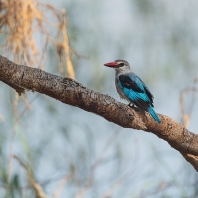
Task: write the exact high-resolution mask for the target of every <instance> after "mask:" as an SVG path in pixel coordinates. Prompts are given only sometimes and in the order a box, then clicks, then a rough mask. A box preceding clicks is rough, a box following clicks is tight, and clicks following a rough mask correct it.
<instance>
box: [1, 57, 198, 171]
mask: <svg viewBox="0 0 198 198" xmlns="http://www.w3.org/2000/svg"><path fill="white" fill-rule="evenodd" d="M0 80H1V81H3V82H6V84H8V85H10V86H11V87H12V88H14V89H15V90H16V91H17V92H18V93H19V94H20V93H22V92H23V91H24V90H31V91H33V92H34V91H36V92H39V93H42V94H45V95H47V96H50V97H52V98H55V99H57V100H60V101H61V102H63V103H65V104H69V105H72V106H76V107H79V108H81V109H83V110H85V111H88V112H92V113H95V114H97V115H100V116H102V117H104V118H105V119H106V120H108V121H110V122H113V123H115V124H117V125H120V126H122V127H124V128H133V129H137V130H144V131H147V132H151V133H153V134H155V135H157V136H158V137H159V138H161V139H163V140H165V141H167V142H168V143H169V144H170V145H171V146H172V147H173V148H175V149H176V150H178V151H179V152H180V153H181V154H182V155H183V156H184V158H185V159H186V160H187V161H188V162H189V163H191V165H192V166H193V167H194V168H195V169H196V171H198V135H196V134H194V133H192V132H190V131H188V130H187V129H186V128H185V127H184V126H183V125H181V124H179V123H177V122H175V121H174V120H172V119H171V118H169V117H167V116H165V115H161V114H159V117H160V119H161V124H158V123H157V122H155V121H154V120H153V119H152V118H151V117H150V115H149V114H148V113H145V115H144V114H142V113H141V112H139V111H138V109H136V108H131V107H129V106H127V105H125V104H122V103H120V102H118V101H116V100H115V99H114V98H112V97H110V96H108V95H104V94H100V93H98V92H95V91H93V90H90V89H88V88H86V87H84V86H83V85H81V84H80V83H78V82H76V81H75V80H72V79H70V78H63V77H60V76H56V75H53V74H50V73H47V72H45V71H43V70H40V69H37V68H31V67H27V66H23V65H18V64H16V63H13V62H12V61H10V60H8V59H7V58H5V57H3V56H0Z"/></svg>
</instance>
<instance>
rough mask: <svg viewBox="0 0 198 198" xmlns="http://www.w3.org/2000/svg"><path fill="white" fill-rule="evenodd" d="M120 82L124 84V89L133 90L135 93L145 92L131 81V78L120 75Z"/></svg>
mask: <svg viewBox="0 0 198 198" xmlns="http://www.w3.org/2000/svg"><path fill="white" fill-rule="evenodd" d="M119 81H120V83H121V84H122V86H123V87H126V88H128V89H132V90H133V91H136V92H139V93H143V92H144V90H142V89H141V88H140V87H139V86H138V85H137V84H136V83H135V82H133V81H132V80H131V78H130V77H129V76H126V75H120V76H119Z"/></svg>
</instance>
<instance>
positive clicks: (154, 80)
mask: <svg viewBox="0 0 198 198" xmlns="http://www.w3.org/2000/svg"><path fill="white" fill-rule="evenodd" d="M39 2H42V3H50V4H51V5H53V6H55V7H56V8H64V9H65V10H66V15H67V22H68V24H67V32H68V35H69V42H70V46H71V47H72V49H74V50H75V53H72V55H71V59H72V63H73V67H74V72H75V78H76V80H77V81H78V82H80V83H82V84H83V85H84V86H86V87H88V88H90V89H93V90H95V91H97V92H100V93H103V94H108V95H110V96H112V97H114V98H115V99H117V100H119V101H120V98H119V96H118V94H117V92H116V89H115V85H114V75H115V74H114V71H113V70H111V69H110V68H106V67H104V66H103V64H104V63H106V62H111V61H114V60H116V59H124V60H127V61H128V62H129V63H130V65H131V68H132V70H133V72H134V73H136V74H137V75H138V76H140V77H141V78H142V79H143V81H144V82H145V83H146V84H147V85H148V87H149V88H150V90H151V92H152V93H153V95H154V97H155V98H154V105H155V110H156V112H158V113H161V114H164V115H167V116H169V117H171V118H172V119H174V120H175V121H177V122H182V113H181V101H180V97H181V92H182V90H183V89H184V88H187V87H192V86H196V79H197V75H198V22H197V18H198V2H197V1H179V0H174V1H165V0H162V1H158V0H125V1H120V0H109V1H105V0H100V1H95V0H67V1H64V0H56V1H52V0H51V1H49V0H48V1H47V0H45V1H44V0H40V1H39ZM50 17H51V18H50ZM49 20H52V21H53V20H54V19H53V17H52V16H49ZM50 32H51V33H52V34H53V32H54V29H53V27H51V30H50ZM5 37H6V36H5V35H4V36H1V37H0V39H1V42H2V43H3V41H4V40H5ZM41 38H42V37H41V36H39V35H35V40H36V42H37V45H38V46H40V48H41V46H42V44H43V41H42V39H41ZM40 48H38V49H39V50H40ZM46 53H47V54H46V61H45V62H44V63H43V64H45V65H43V67H44V68H43V69H44V70H46V71H48V72H50V73H53V74H58V75H62V76H64V75H65V73H64V72H62V73H61V72H60V71H59V67H58V61H59V58H58V56H57V51H56V48H54V47H53V45H49V46H48V47H47V48H46ZM1 55H4V56H7V57H9V58H10V59H12V57H13V55H10V54H9V53H8V52H7V51H6V50H4V48H3V47H2V48H1ZM0 96H1V97H0V115H1V120H0V156H1V157H0V197H14V198H15V197H35V196H36V195H35V194H36V193H35V191H34V189H33V187H32V186H31V184H29V180H28V176H27V173H26V170H25V168H24V167H23V166H22V165H21V164H20V163H19V162H18V161H17V160H16V159H14V158H13V159H11V158H12V155H15V156H17V157H18V158H20V159H21V161H22V162H23V163H24V164H25V165H26V168H27V167H28V169H29V170H31V172H32V175H33V177H34V178H35V180H36V181H37V182H38V183H39V184H40V185H41V186H42V188H43V190H44V192H45V193H46V195H48V196H49V197H63V198H65V197H86V198H98V197H101V198H104V197H106V198H107V197H115V198H121V197H130V198H144V197H149V198H155V197H164V198H165V197H167V198H168V197H188V198H189V197H192V198H195V197H198V187H197V186H198V181H197V179H198V177H197V173H196V171H195V170H194V168H193V167H192V166H191V165H190V164H189V163H188V162H186V160H185V159H184V158H183V157H182V156H181V154H180V153H179V152H177V151H176V150H174V149H173V148H171V146H170V145H169V144H168V143H167V142H165V141H163V140H161V139H159V138H158V137H156V136H155V135H153V134H151V133H146V132H143V131H137V130H133V129H123V128H121V127H119V126H117V125H115V124H113V123H109V122H108V121H106V120H105V119H103V118H101V117H99V116H97V115H94V114H91V113H88V112H85V111H83V110H81V109H79V108H75V107H71V106H69V105H65V104H63V103H61V102H60V101H56V100H54V99H52V98H49V97H47V96H45V95H41V94H38V93H31V92H28V93H26V95H25V97H26V100H27V103H28V107H29V108H27V105H26V104H25V102H24V101H25V100H22V99H20V98H18V99H16V97H17V96H16V95H15V92H14V91H13V90H12V89H11V88H9V87H8V86H7V85H5V84H4V83H0ZM192 97H193V100H192ZM16 101H17V105H16ZM122 102H123V103H126V102H125V101H122ZM196 102H197V96H196V94H193V93H191V92H188V93H186V94H185V100H184V110H185V113H186V114H187V115H188V114H190V117H188V119H189V124H188V126H187V127H188V129H189V130H190V131H192V132H194V133H197V116H198V113H197V112H198V105H197V103H196ZM126 104H127V103H126ZM192 105H193V106H192ZM189 106H191V107H192V109H190V110H189ZM16 111H17V112H18V114H17V115H18V117H16ZM19 116H20V121H19V120H17V119H19ZM16 120H17V121H18V122H17V125H16ZM10 170H11V171H10Z"/></svg>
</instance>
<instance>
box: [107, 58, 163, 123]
mask: <svg viewBox="0 0 198 198" xmlns="http://www.w3.org/2000/svg"><path fill="white" fill-rule="evenodd" d="M104 65H105V66H107V67H111V68H114V69H115V84H116V89H117V92H118V94H119V95H120V98H122V99H125V100H127V101H128V102H129V105H130V104H133V105H135V106H136V107H137V108H139V109H140V110H143V111H146V112H149V114H150V115H151V116H152V117H153V119H154V120H155V121H156V122H158V123H160V122H161V121H160V119H159V117H158V115H157V114H156V113H155V111H154V109H153V107H154V105H153V98H154V97H153V95H152V94H151V92H150V90H149V88H148V87H147V86H146V85H145V83H144V82H143V81H142V80H141V79H140V78H139V77H138V76H137V75H136V74H134V73H133V72H132V71H131V69H130V65H129V63H128V62H127V61H125V60H115V61H114V62H110V63H106V64H104Z"/></svg>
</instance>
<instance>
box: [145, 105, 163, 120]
mask: <svg viewBox="0 0 198 198" xmlns="http://www.w3.org/2000/svg"><path fill="white" fill-rule="evenodd" d="M148 112H149V113H150V115H151V116H152V117H153V119H154V120H155V121H156V122H158V123H160V122H161V120H160V119H159V117H158V115H157V114H156V113H155V111H154V109H153V107H152V106H150V107H149V108H148Z"/></svg>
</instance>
